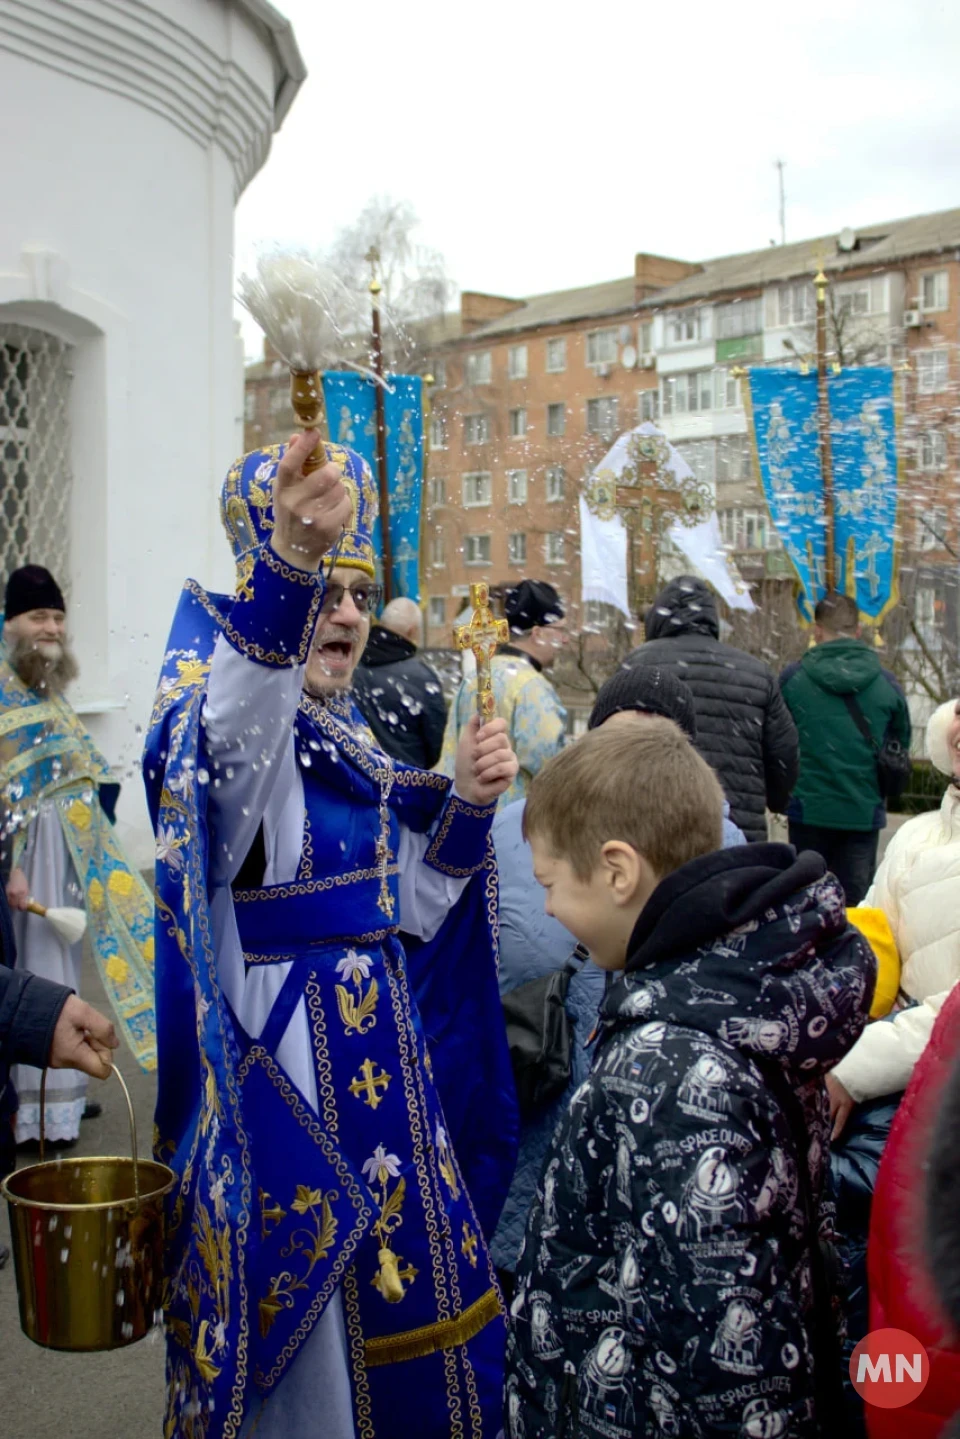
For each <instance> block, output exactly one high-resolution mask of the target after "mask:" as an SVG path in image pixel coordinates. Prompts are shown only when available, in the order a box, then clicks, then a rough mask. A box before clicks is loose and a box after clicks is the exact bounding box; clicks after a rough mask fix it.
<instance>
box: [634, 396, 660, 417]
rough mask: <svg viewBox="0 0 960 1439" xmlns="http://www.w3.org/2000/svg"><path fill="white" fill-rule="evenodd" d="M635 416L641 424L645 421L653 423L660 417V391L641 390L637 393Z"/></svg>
mask: <svg viewBox="0 0 960 1439" xmlns="http://www.w3.org/2000/svg"><path fill="white" fill-rule="evenodd" d="M637 418H638V420H639V421H640V423H641V425H642V424H644V423H645V422H649V423H650V424H653V425H655V424H656V423H657V421H658V420H659V418H660V391H659V390H641V391H640V393H639V394H638V395H637Z"/></svg>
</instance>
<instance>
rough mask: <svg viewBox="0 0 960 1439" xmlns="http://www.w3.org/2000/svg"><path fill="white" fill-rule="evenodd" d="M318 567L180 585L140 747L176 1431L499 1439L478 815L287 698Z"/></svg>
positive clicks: (317, 586) (347, 719) (495, 1200)
mask: <svg viewBox="0 0 960 1439" xmlns="http://www.w3.org/2000/svg"><path fill="white" fill-rule="evenodd" d="M278 454H279V452H271V455H270V456H268V461H267V462H265V461H264V459H263V457H262V456H261V457H259V464H258V467H257V470H256V473H257V475H258V476H259V479H258V491H259V492H262V491H263V490H264V489H266V491H269V482H270V479H271V474H270V473H269V461H270V460H272V464H273V472H275V468H276V459H277V457H278ZM347 455H349V452H347ZM354 460H356V457H353V456H350V458H349V459H347V460H346V461H345V463H346V464H350V463H352V462H353V461H354ZM265 464H266V470H265V469H264V465H265ZM367 473H368V472H367ZM235 478H236V477H235ZM358 482H359V484H360V486H361V487H362V485H363V483H364V476H363V475H362V474H359V475H358ZM264 509H266V506H264ZM254 528H258V527H257V526H256V525H255V526H254ZM246 532H249V531H246ZM322 586H323V581H322V578H317V577H315V576H313V575H309V574H307V573H306V572H302V571H298V570H293V569H291V568H290V567H288V566H287V565H285V564H284V563H283V562H282V561H280V560H279V558H278V557H277V556H276V554H275V553H274V552H273V551H272V549H271V548H270V546H269V544H267V543H264V544H261V545H259V546H258V547H257V548H256V549H255V550H253V551H250V550H247V552H246V554H245V556H244V565H243V568H242V572H241V585H240V588H239V589H238V594H237V597H236V598H235V599H233V600H227V599H224V598H222V597H217V596H210V595H207V594H205V593H204V592H203V591H202V590H201V589H200V587H199V586H196V585H193V584H192V583H191V584H188V586H187V587H186V590H185V592H184V595H183V597H182V601H181V605H180V609H179V611H178V614H177V617H176V620H175V622H174V628H173V633H172V635H171V640H170V647H169V650H168V654H167V657H166V660H165V663H164V670H163V675H162V678H161V684H160V691H159V694H158V699H157V704H156V708H155V713H154V723H153V726H152V731H151V736H150V742H149V744H148V748H147V754H146V757H145V773H146V778H147V787H148V793H149V795H150V799H151V805H152V810H153V817H154V822H155V825H156V828H157V835H158V855H159V857H160V858H159V862H158V866H157V890H158V931H157V932H158V949H157V991H158V995H157V1007H158V1045H159V1054H160V1094H159V1100H158V1109H157V1126H158V1152H159V1153H160V1154H162V1155H163V1157H164V1159H165V1160H166V1162H168V1163H169V1164H171V1166H172V1167H173V1169H174V1170H175V1172H176V1173H177V1175H178V1184H177V1186H176V1188H175V1190H174V1192H173V1194H172V1196H171V1205H170V1213H169V1241H170V1242H169V1285H168V1294H167V1321H168V1335H169V1349H168V1376H169V1380H170V1389H169V1404H168V1412H167V1429H166V1432H167V1433H168V1434H170V1435H180V1434H182V1435H189V1436H191V1439H214V1436H217V1439H219V1436H224V1439H226V1436H228V1435H230V1436H235V1435H240V1434H243V1435H246V1434H248V1433H253V1432H256V1433H257V1434H258V1435H260V1434H261V1433H263V1434H268V1435H272V1434H273V1433H274V1432H283V1428H284V1426H285V1428H286V1432H290V1433H293V1432H296V1433H297V1434H298V1435H303V1436H308V1435H310V1434H313V1433H316V1434H317V1435H318V1436H320V1435H323V1436H326V1435H328V1434H336V1435H337V1436H339V1435H340V1434H341V1433H346V1434H352V1435H355V1436H357V1439H394V1436H396V1439H399V1436H401V1435H403V1436H405V1435H411V1434H417V1435H423V1436H425V1439H432V1436H436V1439H440V1436H447V1435H454V1434H458V1435H464V1436H466V1435H470V1436H476V1439H486V1436H489V1439H493V1436H494V1435H496V1434H497V1433H498V1431H499V1428H500V1403H501V1366H502V1350H503V1321H502V1315H501V1308H500V1299H499V1295H498V1292H497V1289H496V1283H495V1279H494V1275H493V1270H492V1267H491V1263H490V1259H489V1255H488V1252H487V1248H486V1243H485V1238H484V1236H485V1234H489V1233H491V1232H492V1228H493V1226H494V1225H495V1223H496V1219H497V1216H498V1213H499V1208H500V1204H501V1202H502V1199H503V1196H504V1194H505V1192H506V1187H507V1185H508V1183H509V1178H510V1174H511V1171H512V1165H513V1156H514V1142H515V1108H514V1099H513V1094H512V1081H511V1077H510V1073H509V1065H508V1061H507V1056H506V1049H505V1042H504V1036H503V1029H502V1022H501V1021H500V1012H499V999H498V995H497V985H496V973H495V949H496V904H497V886H496V870H495V865H494V862H493V859H492V847H491V843H490V835H489V830H490V823H491V820H492V815H493V807H490V808H485V809H477V808H475V807H473V806H471V805H469V804H467V803H465V802H464V801H463V800H462V799H460V798H459V797H458V796H457V795H456V794H455V792H454V791H453V788H452V785H451V782H450V781H449V780H447V779H444V778H442V777H441V776H436V775H431V774H427V773H425V772H424V771H420V770H416V769H413V768H410V767H407V766H403V765H401V764H398V763H396V762H394V761H392V760H390V759H389V758H388V757H387V756H385V755H383V754H382V753H381V752H380V751H379V750H377V749H376V748H375V747H374V745H373V743H372V741H371V739H370V737H369V735H368V734H367V733H366V731H365V730H364V728H363V724H362V721H361V720H360V717H359V715H358V714H357V712H356V711H355V710H354V709H353V707H352V705H351V704H350V703H349V701H348V700H345V699H342V698H334V699H329V700H315V699H311V698H310V697H308V696H305V695H302V694H301V693H300V684H301V680H302V668H301V666H302V663H303V661H304V659H305V657H306V653H307V647H308V644H309V640H310V637H311V635H312V631H313V627H314V624H315V621H316V616H317V613H318V609H319V605H320V601H321V597H322ZM340 1359H342V1363H340V1362H339V1361H340ZM316 1376H322V1381H323V1382H322V1384H321V1385H320V1389H319V1392H318V1390H317V1387H316V1384H314V1387H313V1388H311V1384H312V1383H313V1381H314V1379H315V1377H316ZM291 1396H294V1402H293V1407H291ZM296 1396H301V1397H299V1398H297V1397H296ZM280 1415H282V1416H283V1420H284V1425H283V1426H278V1424H277V1420H278V1416H280Z"/></svg>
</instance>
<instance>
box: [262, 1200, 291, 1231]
mask: <svg viewBox="0 0 960 1439" xmlns="http://www.w3.org/2000/svg"><path fill="white" fill-rule="evenodd" d="M259 1193H260V1238H261V1239H268V1238H269V1237H270V1235H271V1234H272V1233H273V1230H272V1229H268V1228H267V1225H268V1224H272V1225H273V1228H274V1229H276V1227H277V1225H278V1224H282V1223H283V1221H284V1219H286V1217H287V1211H286V1210H285V1209H284V1208H283V1206H282V1205H280V1204H278V1203H277V1202H276V1200H275V1199H273V1195H271V1194H268V1193H267V1191H266V1190H265V1189H261V1190H260V1191H259ZM271 1200H273V1202H272V1203H270V1202H269V1201H271Z"/></svg>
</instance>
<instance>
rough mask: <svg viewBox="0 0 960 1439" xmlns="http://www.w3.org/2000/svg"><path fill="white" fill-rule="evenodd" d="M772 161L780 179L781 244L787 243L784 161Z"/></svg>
mask: <svg viewBox="0 0 960 1439" xmlns="http://www.w3.org/2000/svg"><path fill="white" fill-rule="evenodd" d="M773 163H774V165H775V166H776V167H777V174H778V176H779V179H780V243H781V245H785V244H786V243H787V196H786V192H785V190H784V188H783V171H784V166H785V165H786V161H785V160H774V162H773Z"/></svg>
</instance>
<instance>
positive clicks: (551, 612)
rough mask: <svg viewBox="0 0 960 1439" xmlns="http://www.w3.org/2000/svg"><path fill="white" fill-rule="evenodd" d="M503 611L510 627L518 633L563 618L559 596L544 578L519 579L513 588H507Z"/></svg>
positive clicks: (526, 631)
mask: <svg viewBox="0 0 960 1439" xmlns="http://www.w3.org/2000/svg"><path fill="white" fill-rule="evenodd" d="M503 612H504V614H505V615H506V617H507V619H508V620H509V621H510V628H511V629H512V630H515V631H517V632H518V633H520V634H526V633H528V632H529V631H530V630H532V629H534V628H535V627H536V626H537V625H548V624H552V623H554V622H555V621H556V620H562V619H563V605H562V604H561V603H560V596H559V595H558V594H557V592H556V590H555V589H554V588H553V585H550V584H547V581H546V580H521V581H520V583H519V584H518V585H517V586H516V588H515V589H512V590H507V592H506V595H505V596H504V602H503Z"/></svg>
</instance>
